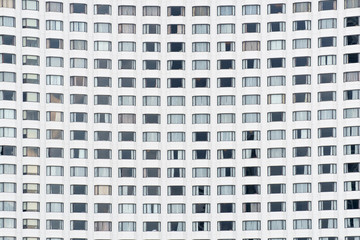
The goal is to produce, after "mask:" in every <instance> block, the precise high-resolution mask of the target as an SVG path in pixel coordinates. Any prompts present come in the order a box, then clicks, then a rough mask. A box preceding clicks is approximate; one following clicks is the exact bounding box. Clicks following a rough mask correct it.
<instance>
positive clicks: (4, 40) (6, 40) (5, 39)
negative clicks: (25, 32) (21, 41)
mask: <svg viewBox="0 0 360 240" xmlns="http://www.w3.org/2000/svg"><path fill="white" fill-rule="evenodd" d="M0 45H11V46H15V45H16V43H15V36H13V35H0Z"/></svg>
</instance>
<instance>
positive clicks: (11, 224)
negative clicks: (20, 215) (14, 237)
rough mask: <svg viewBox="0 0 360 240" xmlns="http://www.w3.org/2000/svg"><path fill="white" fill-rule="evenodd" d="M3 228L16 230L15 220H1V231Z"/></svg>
mask: <svg viewBox="0 0 360 240" xmlns="http://www.w3.org/2000/svg"><path fill="white" fill-rule="evenodd" d="M1 228H14V229H15V228H16V219H15V218H0V229H1ZM5 231H8V230H5Z"/></svg>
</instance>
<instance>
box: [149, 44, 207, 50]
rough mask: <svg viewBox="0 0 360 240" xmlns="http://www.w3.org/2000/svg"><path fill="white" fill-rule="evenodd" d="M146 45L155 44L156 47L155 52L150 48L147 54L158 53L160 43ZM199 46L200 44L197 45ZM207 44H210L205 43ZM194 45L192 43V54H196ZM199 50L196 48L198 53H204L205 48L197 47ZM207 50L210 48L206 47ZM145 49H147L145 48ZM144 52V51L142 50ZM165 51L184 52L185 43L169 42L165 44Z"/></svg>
mask: <svg viewBox="0 0 360 240" xmlns="http://www.w3.org/2000/svg"><path fill="white" fill-rule="evenodd" d="M145 44H146V43H144V49H145ZM147 44H153V45H154V44H157V45H156V50H155V47H150V48H151V50H149V52H154V51H155V52H160V43H147ZM199 44H200V45H201V43H199ZM207 44H210V43H207ZM195 45H196V44H195V43H193V52H196V51H195V50H194V49H195V48H194V46H195ZM199 47H200V48H198V50H197V51H198V52H202V51H205V49H206V48H202V47H204V46H202V47H201V46H199ZM208 48H210V47H209V46H208ZM146 49H147V48H146ZM152 49H154V50H152ZM144 51H145V50H144ZM167 51H168V52H185V43H184V42H169V43H168V44H167ZM208 51H209V50H207V51H205V52H208Z"/></svg>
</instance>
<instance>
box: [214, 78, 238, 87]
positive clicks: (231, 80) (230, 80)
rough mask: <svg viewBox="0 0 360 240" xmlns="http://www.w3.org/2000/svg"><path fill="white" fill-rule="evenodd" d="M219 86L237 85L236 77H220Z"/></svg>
mask: <svg viewBox="0 0 360 240" xmlns="http://www.w3.org/2000/svg"><path fill="white" fill-rule="evenodd" d="M217 87H218V88H221V87H235V78H218V79H217Z"/></svg>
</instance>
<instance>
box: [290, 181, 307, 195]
mask: <svg viewBox="0 0 360 240" xmlns="http://www.w3.org/2000/svg"><path fill="white" fill-rule="evenodd" d="M293 193H311V183H294V184H293Z"/></svg>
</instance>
